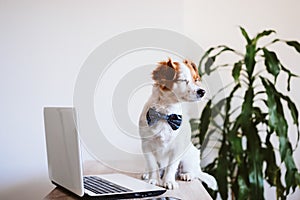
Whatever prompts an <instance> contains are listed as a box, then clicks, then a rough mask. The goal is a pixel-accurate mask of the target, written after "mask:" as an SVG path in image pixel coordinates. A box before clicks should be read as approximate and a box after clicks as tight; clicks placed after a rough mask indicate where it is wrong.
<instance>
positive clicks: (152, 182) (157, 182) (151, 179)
mask: <svg viewBox="0 0 300 200" xmlns="http://www.w3.org/2000/svg"><path fill="white" fill-rule="evenodd" d="M148 183H150V184H152V185H160V182H159V181H158V180H157V179H154V178H150V179H149V180H148Z"/></svg>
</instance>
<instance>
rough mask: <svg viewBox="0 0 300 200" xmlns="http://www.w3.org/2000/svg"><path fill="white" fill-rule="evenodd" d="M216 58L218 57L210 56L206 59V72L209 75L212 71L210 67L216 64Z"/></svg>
mask: <svg viewBox="0 0 300 200" xmlns="http://www.w3.org/2000/svg"><path fill="white" fill-rule="evenodd" d="M215 60H216V57H215V56H212V57H209V58H208V59H207V61H206V63H205V68H204V70H205V73H206V74H207V75H210V72H211V71H212V70H211V69H210V67H211V66H212V65H213V64H214V62H215Z"/></svg>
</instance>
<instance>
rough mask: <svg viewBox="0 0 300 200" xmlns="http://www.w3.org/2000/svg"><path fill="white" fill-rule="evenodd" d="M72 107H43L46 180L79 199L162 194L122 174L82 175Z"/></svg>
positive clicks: (159, 190)
mask: <svg viewBox="0 0 300 200" xmlns="http://www.w3.org/2000/svg"><path fill="white" fill-rule="evenodd" d="M76 120H77V117H76V112H75V109H74V108H72V107H67V108H66V107H45V108H44V123H45V134H46V145H47V159H48V171H49V178H50V180H51V181H52V183H54V184H55V185H58V186H60V187H63V188H65V189H67V190H69V191H71V192H72V193H74V194H76V195H78V196H80V197H82V196H85V197H89V196H91V197H94V196H95V197H103V198H105V199H122V198H140V197H150V196H157V195H161V194H163V193H164V192H165V191H166V190H165V189H164V188H161V187H158V186H155V185H151V184H149V183H146V182H144V181H142V180H139V179H135V178H132V177H129V176H126V175H123V174H118V173H114V174H101V175H93V176H83V172H82V171H83V170H82V160H81V151H80V140H79V134H78V131H77V128H76V127H77V126H76Z"/></svg>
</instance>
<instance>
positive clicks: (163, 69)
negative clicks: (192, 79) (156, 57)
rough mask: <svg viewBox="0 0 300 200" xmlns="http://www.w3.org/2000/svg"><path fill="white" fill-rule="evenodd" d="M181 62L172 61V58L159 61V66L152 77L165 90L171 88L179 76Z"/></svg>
mask: <svg viewBox="0 0 300 200" xmlns="http://www.w3.org/2000/svg"><path fill="white" fill-rule="evenodd" d="M178 70H179V63H178V62H172V60H171V58H169V59H168V60H167V61H162V62H159V63H158V66H157V68H156V69H155V70H154V71H153V72H152V79H153V80H154V81H155V83H156V84H158V85H159V86H160V88H161V89H162V90H164V91H167V90H171V89H172V87H173V84H174V81H175V80H176V78H177V76H178Z"/></svg>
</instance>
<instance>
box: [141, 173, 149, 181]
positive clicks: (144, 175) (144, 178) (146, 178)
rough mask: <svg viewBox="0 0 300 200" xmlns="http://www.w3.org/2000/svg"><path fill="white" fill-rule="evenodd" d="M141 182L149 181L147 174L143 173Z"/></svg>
mask: <svg viewBox="0 0 300 200" xmlns="http://www.w3.org/2000/svg"><path fill="white" fill-rule="evenodd" d="M141 178H142V180H149V174H148V173H144V174H142V176H141Z"/></svg>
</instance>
